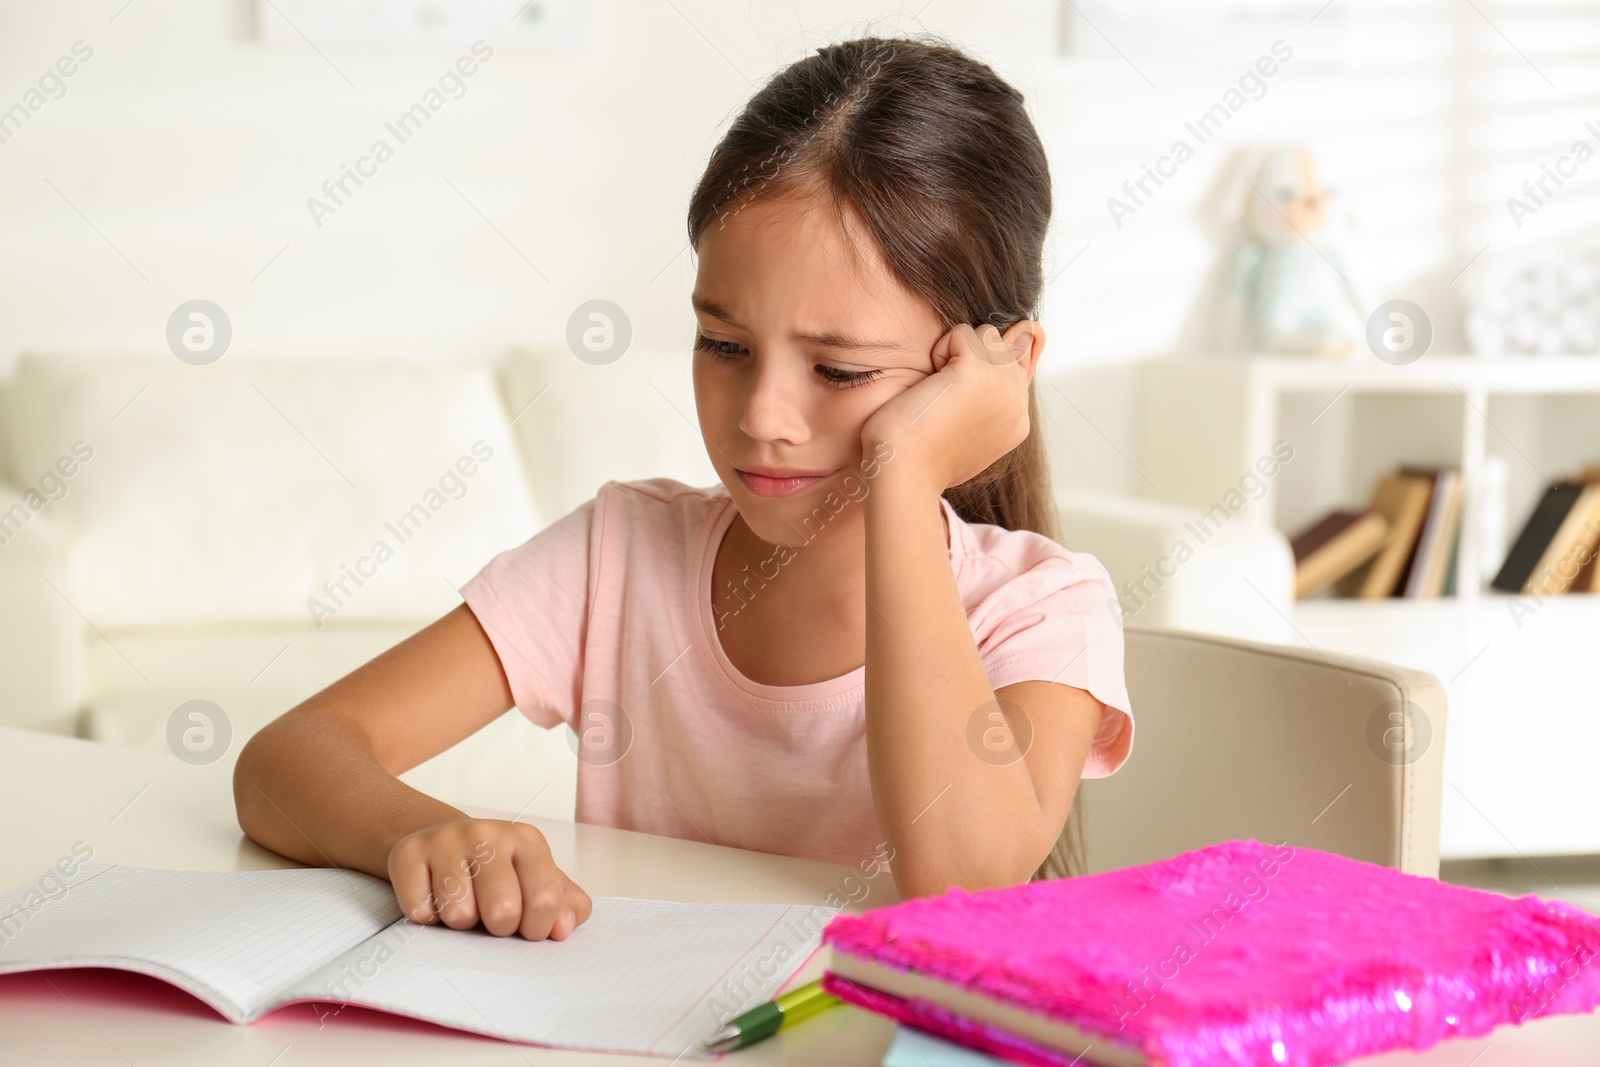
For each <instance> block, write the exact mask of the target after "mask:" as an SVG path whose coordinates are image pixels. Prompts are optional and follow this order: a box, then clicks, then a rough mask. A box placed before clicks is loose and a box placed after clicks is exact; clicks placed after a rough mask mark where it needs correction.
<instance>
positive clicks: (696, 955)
mask: <svg viewBox="0 0 1600 1067" xmlns="http://www.w3.org/2000/svg"><path fill="white" fill-rule="evenodd" d="M836 911H837V909H834V908H826V907H822V906H820V905H818V906H816V907H810V906H807V905H782V904H682V903H677V902H674V901H666V900H642V899H635V898H630V897H595V898H594V911H593V913H592V914H591V915H590V916H589V920H588V921H587V922H585V923H583V924H582V925H581V926H579V927H578V928H577V929H576V930H574V931H573V932H572V934H571V936H569V937H568V938H567V939H566V940H565V941H549V940H546V941H529V940H527V939H525V938H522V937H518V936H515V935H513V936H510V937H495V936H493V935H492V934H489V933H488V932H486V931H484V930H482V929H476V930H452V929H450V928H449V927H445V926H432V925H429V926H424V925H420V924H417V923H414V922H411V921H410V920H409V919H402V920H401V921H399V922H397V923H396V924H395V925H394V926H392V927H391V928H389V929H388V930H385V931H384V932H383V934H381V935H380V936H379V937H377V938H374V939H373V941H372V942H370V943H369V944H366V945H363V946H361V947H360V948H359V949H357V950H355V951H354V952H349V953H346V954H345V956H344V957H342V958H341V959H339V960H336V961H334V962H333V963H332V964H330V965H329V966H327V967H325V968H323V970H322V971H321V972H319V973H318V974H317V975H315V976H313V977H312V978H311V979H309V980H308V981H306V982H304V983H302V984H301V985H300V986H299V987H298V988H297V989H296V991H295V993H296V995H297V996H299V997H315V998H319V999H337V1000H348V1001H349V1002H350V1003H354V1004H362V1005H365V1006H368V1007H374V1008H383V1009H386V1010H389V1011H396V1012H400V1013H402V1014H405V1015H411V1016H415V1017H417V1018H421V1019H428V1020H430V1021H432V1022H437V1023H440V1024H442V1025H445V1026H453V1027H457V1028H459V1029H462V1030H471V1031H473V1032H475V1033H481V1034H488V1035H490V1036H494V1037H501V1038H505V1039H508V1040H513V1041H529V1042H534V1043H538V1044H545V1045H554V1046H557V1047H561V1048H573V1049H588V1050H592V1051H609V1052H632V1053H653V1054H657V1055H668V1056H677V1055H679V1054H682V1055H683V1058H685V1059H699V1058H705V1059H714V1058H716V1056H715V1055H714V1054H711V1055H707V1054H704V1053H701V1051H700V1043H701V1042H702V1041H703V1040H705V1039H706V1038H708V1037H710V1036H711V1035H712V1034H714V1033H715V1032H716V1031H717V1030H718V1029H720V1028H721V1026H722V1024H723V1023H725V1022H726V1021H727V1020H728V1019H730V1018H732V1017H733V1016H734V1015H736V1014H738V1013H740V1012H742V1011H746V1010H748V1009H750V1008H753V1007H755V1006H756V1005H757V1004H760V1003H761V1002H763V1001H766V1000H770V999H771V998H772V995H773V994H774V993H775V992H776V991H777V989H778V988H779V987H780V986H781V985H782V984H783V982H784V981H785V980H786V979H787V978H788V977H789V976H790V975H792V974H793V973H794V972H795V971H797V970H798V969H799V968H800V965H801V964H803V963H804V962H805V960H806V958H807V957H808V956H810V955H811V953H812V952H813V951H814V950H815V949H816V948H817V946H818V945H819V944H820V942H821V931H822V927H823V926H825V925H827V921H828V919H829V918H831V917H832V916H833V915H834V914H835V913H836ZM380 945H381V946H385V948H386V951H380V950H379V946H380ZM341 983H342V987H341ZM330 993H332V994H340V995H330ZM343 994H347V995H343Z"/></svg>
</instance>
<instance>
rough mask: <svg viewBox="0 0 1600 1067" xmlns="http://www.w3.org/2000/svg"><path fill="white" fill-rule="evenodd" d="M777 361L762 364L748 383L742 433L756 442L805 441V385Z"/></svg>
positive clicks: (790, 442)
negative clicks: (803, 402)
mask: <svg viewBox="0 0 1600 1067" xmlns="http://www.w3.org/2000/svg"><path fill="white" fill-rule="evenodd" d="M777 362H778V361H775V360H758V361H757V362H756V366H755V368H754V369H753V371H752V373H751V376H750V378H749V379H748V380H747V381H748V389H747V391H746V393H745V397H744V410H743V411H741V412H740V414H739V429H740V430H741V431H743V433H744V435H745V436H746V437H749V438H750V439H751V440H753V441H782V442H784V443H785V444H800V443H801V442H803V441H805V439H806V438H807V436H808V434H807V431H806V420H805V413H804V412H803V411H802V409H801V401H800V399H799V398H800V396H801V395H802V392H803V390H804V387H805V382H804V381H796V380H795V378H794V372H793V369H792V368H788V367H784V366H780V365H776V364H777Z"/></svg>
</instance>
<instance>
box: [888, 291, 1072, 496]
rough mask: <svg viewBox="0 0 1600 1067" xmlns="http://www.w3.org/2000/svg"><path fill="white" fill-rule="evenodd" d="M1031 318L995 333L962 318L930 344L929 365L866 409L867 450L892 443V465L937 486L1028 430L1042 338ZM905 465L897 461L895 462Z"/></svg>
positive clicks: (999, 452) (971, 471)
mask: <svg viewBox="0 0 1600 1067" xmlns="http://www.w3.org/2000/svg"><path fill="white" fill-rule="evenodd" d="M1042 332H1043V331H1042V330H1040V329H1038V324H1037V323H1035V322H1034V321H1033V320H1031V319H1023V320H1022V321H1021V322H1017V323H1014V324H1013V325H1012V326H1011V328H1010V329H1009V330H1007V331H1006V333H1005V334H1004V335H1003V336H1002V335H1001V333H1000V331H999V330H998V329H996V328H995V327H994V326H991V325H989V324H988V323H985V324H984V325H982V326H980V327H978V328H977V329H974V328H973V327H972V326H969V325H967V324H966V323H961V324H959V325H957V326H955V327H953V328H951V330H950V331H949V332H947V333H946V334H945V335H944V336H942V337H940V338H939V340H938V341H936V342H934V346H933V353H932V354H933V373H932V374H929V375H928V376H927V377H926V378H924V379H922V380H921V381H920V382H918V383H917V384H915V385H913V386H912V387H911V388H909V389H907V390H906V391H905V392H903V393H901V394H899V395H898V396H896V397H895V398H894V399H893V400H890V401H888V402H887V403H885V404H884V405H883V406H882V407H880V408H879V409H878V410H877V411H875V412H873V413H872V415H871V417H870V418H868V419H867V421H866V424H865V425H863V426H862V428H861V443H862V447H863V449H864V450H865V452H866V453H868V454H870V453H872V452H873V451H874V450H875V448H876V447H877V445H878V444H879V442H887V443H888V444H889V445H890V446H891V447H892V448H893V450H894V452H893V456H894V458H893V460H892V461H891V465H892V466H894V467H896V468H900V473H901V474H905V473H906V471H905V469H904V468H905V467H910V468H914V469H915V470H917V471H919V472H920V475H921V477H923V478H924V479H925V480H926V481H927V482H928V484H929V486H930V487H931V488H932V489H933V490H934V491H935V492H938V493H942V492H944V491H945V490H946V489H948V488H950V487H951V486H955V485H960V484H961V483H962V482H965V481H967V480H968V479H969V478H972V477H973V476H975V475H977V474H979V473H980V472H982V471H983V470H984V469H986V468H987V467H988V466H989V465H990V464H991V463H993V462H994V461H995V460H997V459H999V458H1000V457H1001V456H1004V455H1005V454H1006V453H1007V452H1010V451H1011V450H1012V449H1013V448H1016V447H1017V446H1018V445H1020V444H1021V443H1022V442H1023V441H1025V440H1027V437H1028V430H1029V424H1028V383H1029V382H1030V381H1032V379H1033V370H1034V367H1035V366H1036V365H1037V364H1038V361H1039V353H1040V352H1041V351H1042V350H1043V345H1042V344H1039V343H1036V341H1035V335H1037V334H1041V333H1042ZM902 465H904V467H902Z"/></svg>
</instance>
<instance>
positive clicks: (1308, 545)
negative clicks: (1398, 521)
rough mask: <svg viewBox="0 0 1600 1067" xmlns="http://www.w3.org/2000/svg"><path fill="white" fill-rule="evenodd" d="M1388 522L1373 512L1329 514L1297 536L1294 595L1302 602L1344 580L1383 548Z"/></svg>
mask: <svg viewBox="0 0 1600 1067" xmlns="http://www.w3.org/2000/svg"><path fill="white" fill-rule="evenodd" d="M1388 536H1389V520H1388V519H1386V518H1384V517H1383V516H1382V515H1379V514H1378V513H1377V512H1375V511H1346V510H1339V511H1331V512H1329V513H1328V514H1327V515H1325V516H1323V517H1322V518H1321V519H1319V520H1318V521H1317V522H1315V523H1313V524H1311V525H1310V526H1309V527H1307V528H1306V529H1305V530H1303V531H1301V532H1300V533H1299V534H1298V535H1296V536H1295V537H1294V538H1293V539H1292V540H1291V541H1290V542H1289V548H1290V550H1291V551H1292V552H1293V553H1294V595H1295V598H1296V599H1304V598H1305V597H1308V596H1312V595H1314V594H1316V593H1319V592H1321V591H1322V590H1323V589H1326V588H1327V587H1328V586H1330V585H1332V584H1333V583H1334V582H1336V581H1338V580H1339V579H1340V578H1343V577H1344V576H1345V575H1347V574H1349V573H1350V572H1351V571H1353V570H1355V569H1356V568H1357V567H1359V566H1361V565H1362V564H1363V563H1365V562H1367V560H1369V559H1371V558H1372V557H1373V555H1374V554H1376V553H1377V551H1378V550H1379V549H1381V548H1382V547H1383V542H1384V539H1385V538H1387V537H1388Z"/></svg>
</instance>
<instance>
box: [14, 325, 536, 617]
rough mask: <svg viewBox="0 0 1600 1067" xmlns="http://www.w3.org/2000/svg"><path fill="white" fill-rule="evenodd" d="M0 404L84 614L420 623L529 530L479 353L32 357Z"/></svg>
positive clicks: (497, 404)
mask: <svg viewBox="0 0 1600 1067" xmlns="http://www.w3.org/2000/svg"><path fill="white" fill-rule="evenodd" d="M0 410H3V418H0V433H3V434H4V435H5V437H6V439H7V440H6V447H5V452H6V454H7V457H8V460H9V462H10V465H11V478H12V480H13V481H15V482H16V483H17V484H18V485H19V486H21V487H22V488H24V489H26V488H29V487H35V486H38V485H41V484H43V485H46V486H48V487H50V488H51V489H53V490H55V492H53V493H52V492H45V493H40V494H38V495H37V496H35V498H34V499H35V501H36V502H38V501H41V500H42V501H43V506H42V507H41V508H40V510H39V514H48V515H49V517H50V519H51V520H52V521H53V523H54V524H55V526H56V528H57V529H59V530H60V531H61V532H62V534H63V539H64V541H65V543H66V545H67V546H68V553H69V560H68V571H69V585H70V591H67V590H64V591H63V592H64V593H65V594H66V595H68V596H70V597H71V599H72V603H73V605H74V606H75V607H76V608H77V609H78V610H79V611H80V612H82V613H83V615H84V616H85V617H86V618H87V619H88V620H89V621H90V622H91V623H93V624H94V625H95V626H97V627H102V628H106V627H132V626H142V625H192V624H216V623H238V622H249V623H254V624H259V623H264V622H284V623H297V622H304V621H314V622H315V623H316V624H317V625H319V626H322V625H333V624H340V623H350V622H356V623H359V622H366V621H372V620H384V619H393V618H397V617H398V618H409V619H426V618H432V617H436V616H438V615H442V614H443V613H444V612H446V611H448V610H449V609H450V608H451V607H453V606H454V605H455V604H457V603H459V599H458V598H457V596H456V595H455V593H454V592H453V591H452V589H451V588H449V587H447V586H451V587H459V586H460V585H461V584H462V583H464V582H465V581H466V580H467V579H468V578H470V577H472V575H473V574H474V573H476V572H477V570H478V568H479V567H481V566H482V565H483V564H484V563H486V562H487V561H488V560H489V559H490V558H491V557H492V556H493V555H494V554H495V553H496V552H499V551H500V550H502V549H504V548H507V547H509V546H511V545H515V544H519V543H521V542H522V541H523V540H526V539H527V538H528V537H529V536H531V535H532V534H533V533H535V532H536V531H537V530H538V529H539V528H540V527H541V525H542V522H541V521H540V520H539V517H538V516H537V514H536V511H535V509H534V507H533V504H532V501H531V500H530V498H529V495H528V490H527V480H526V477H525V474H524V471H523V467H522V462H521V457H520V455H519V454H518V450H517V448H516V447H515V442H514V441H513V439H512V436H511V431H510V427H509V424H508V420H507V417H506V415H505V411H504V407H503V405H502V404H501V400H500V395H499V390H498V387H497V383H496V380H495V373H494V367H492V366H491V365H487V364H483V363H462V362H452V363H433V362H428V363H424V362H416V361H393V360H382V361H379V360H351V359H341V360H332V359H328V360H313V359H259V358H248V357H238V358H236V357H233V356H229V357H227V358H225V359H223V360H221V361H219V362H217V363H214V364H211V365H209V366H199V367H197V366H192V365H190V364H187V363H184V362H181V361H179V360H177V359H175V358H172V357H149V356H136V357H109V356H60V357H46V356H26V357H24V358H23V359H22V360H20V361H19V364H18V366H17V370H16V373H15V375H14V377H13V379H12V381H11V382H10V383H9V386H8V388H7V389H6V391H5V398H4V406H3V409H0ZM68 471H70V472H71V473H70V475H69V474H67V473H66V472H68ZM51 472H56V473H57V474H59V475H60V477H59V478H58V477H55V476H52V473H51ZM52 496H54V498H53V499H52V498H51V497H52Z"/></svg>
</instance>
